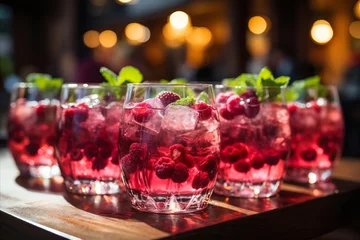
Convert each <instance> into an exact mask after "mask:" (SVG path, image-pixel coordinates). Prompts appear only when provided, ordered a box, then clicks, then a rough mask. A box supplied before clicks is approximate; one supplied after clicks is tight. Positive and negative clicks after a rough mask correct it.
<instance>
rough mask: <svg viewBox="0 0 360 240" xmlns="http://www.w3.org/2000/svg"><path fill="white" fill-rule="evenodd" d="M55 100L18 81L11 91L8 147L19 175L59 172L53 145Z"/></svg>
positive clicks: (54, 135) (52, 174)
mask: <svg viewBox="0 0 360 240" xmlns="http://www.w3.org/2000/svg"><path fill="white" fill-rule="evenodd" d="M58 106H59V102H58V100H56V99H49V98H45V96H44V94H43V92H41V91H40V90H39V89H38V88H37V87H36V86H35V85H34V84H31V83H23V82H22V83H19V84H17V85H16V86H15V87H14V89H13V91H12V94H11V103H10V110H9V118H8V146H9V149H10V152H11V154H12V156H13V158H14V160H15V163H16V165H17V167H18V169H19V171H20V174H21V175H24V176H31V177H43V178H51V177H53V176H57V175H60V170H59V168H58V166H57V163H56V158H55V154H54V146H55V140H56V112H57V109H58Z"/></svg>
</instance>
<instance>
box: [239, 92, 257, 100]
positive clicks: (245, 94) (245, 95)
mask: <svg viewBox="0 0 360 240" xmlns="http://www.w3.org/2000/svg"><path fill="white" fill-rule="evenodd" d="M250 97H256V92H255V91H254V90H246V91H245V92H243V93H242V94H241V95H240V98H241V99H244V100H246V99H248V98H250Z"/></svg>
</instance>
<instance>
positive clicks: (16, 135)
mask: <svg viewBox="0 0 360 240" xmlns="http://www.w3.org/2000/svg"><path fill="white" fill-rule="evenodd" d="M9 138H11V139H12V140H14V141H15V142H17V143H21V142H22V141H24V138H25V133H24V132H23V131H14V132H12V133H11V134H9Z"/></svg>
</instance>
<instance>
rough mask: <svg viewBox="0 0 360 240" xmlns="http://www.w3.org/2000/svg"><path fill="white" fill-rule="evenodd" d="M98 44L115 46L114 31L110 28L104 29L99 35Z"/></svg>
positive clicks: (109, 46)
mask: <svg viewBox="0 0 360 240" xmlns="http://www.w3.org/2000/svg"><path fill="white" fill-rule="evenodd" d="M99 41H100V44H101V45H102V46H103V47H105V48H111V47H113V46H115V44H116V42H117V36H116V33H114V32H113V31H111V30H105V31H103V32H102V33H100V35H99Z"/></svg>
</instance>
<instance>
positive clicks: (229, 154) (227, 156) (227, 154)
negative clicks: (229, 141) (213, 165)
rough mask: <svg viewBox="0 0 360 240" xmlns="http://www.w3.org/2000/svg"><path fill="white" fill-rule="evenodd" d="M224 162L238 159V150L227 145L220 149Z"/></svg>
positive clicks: (233, 161)
mask: <svg viewBox="0 0 360 240" xmlns="http://www.w3.org/2000/svg"><path fill="white" fill-rule="evenodd" d="M221 155H222V156H223V160H225V161H224V162H229V163H235V162H237V161H238V160H240V155H241V153H240V151H239V150H238V149H237V148H234V147H233V146H227V147H225V148H224V149H223V150H222V151H221Z"/></svg>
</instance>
